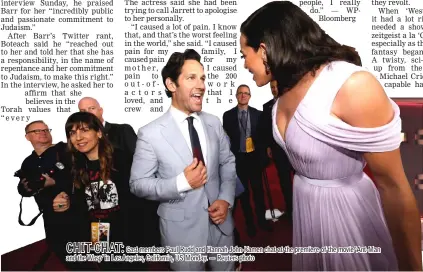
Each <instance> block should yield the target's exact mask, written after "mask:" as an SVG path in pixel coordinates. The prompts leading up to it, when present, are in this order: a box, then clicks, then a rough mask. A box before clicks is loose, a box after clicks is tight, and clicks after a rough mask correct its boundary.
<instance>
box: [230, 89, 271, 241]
mask: <svg viewBox="0 0 423 272" xmlns="http://www.w3.org/2000/svg"><path fill="white" fill-rule="evenodd" d="M250 97H251V92H250V88H249V87H248V86H247V85H240V86H239V87H238V89H237V93H236V98H237V101H238V105H237V106H236V107H235V108H233V109H231V110H229V111H227V112H225V113H224V114H223V128H224V129H225V131H226V133H227V134H228V136H229V139H230V141H231V151H232V153H234V155H235V159H236V172H237V175H238V177H239V179H240V180H241V182H242V184H243V185H244V188H245V191H244V193H243V194H242V195H241V197H240V200H241V206H242V210H243V212H244V217H245V221H246V224H247V233H248V235H249V236H254V235H255V233H256V228H255V225H254V219H253V213H252V208H251V204H250V189H249V184H250V185H251V189H252V193H253V198H254V203H255V207H256V209H255V211H256V216H257V221H258V225H259V227H260V228H262V229H264V230H270V225H269V224H268V222H267V221H266V218H265V212H266V210H265V206H264V191H263V182H262V177H261V169H260V164H259V163H258V161H259V159H260V155H259V150H260V148H259V147H258V144H259V141H258V130H257V125H258V122H259V119H260V115H261V111H259V110H257V109H255V108H253V107H250V106H248V102H249V100H250Z"/></svg>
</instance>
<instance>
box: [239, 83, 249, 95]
mask: <svg viewBox="0 0 423 272" xmlns="http://www.w3.org/2000/svg"><path fill="white" fill-rule="evenodd" d="M242 87H245V88H248V91H250V87H248V85H247V84H241V85H239V86H238V88H236V93H238V90H239V89H241V88H242ZM250 93H251V92H250Z"/></svg>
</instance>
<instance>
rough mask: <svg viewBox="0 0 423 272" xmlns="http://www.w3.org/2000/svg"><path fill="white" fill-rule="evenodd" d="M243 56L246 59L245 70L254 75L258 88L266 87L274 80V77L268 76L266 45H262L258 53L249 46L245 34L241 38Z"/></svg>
mask: <svg viewBox="0 0 423 272" xmlns="http://www.w3.org/2000/svg"><path fill="white" fill-rule="evenodd" d="M240 44H241V54H242V58H244V68H245V69H247V70H248V71H249V72H250V73H252V74H253V80H254V81H255V82H256V84H257V86H258V87H261V86H264V85H266V84H267V83H269V82H270V81H271V80H272V75H271V73H270V72H269V74H266V66H265V65H264V61H266V51H265V45H264V44H263V43H262V44H260V47H259V49H258V50H257V51H255V50H254V48H252V47H250V46H248V45H247V38H246V37H245V36H244V34H241V37H240Z"/></svg>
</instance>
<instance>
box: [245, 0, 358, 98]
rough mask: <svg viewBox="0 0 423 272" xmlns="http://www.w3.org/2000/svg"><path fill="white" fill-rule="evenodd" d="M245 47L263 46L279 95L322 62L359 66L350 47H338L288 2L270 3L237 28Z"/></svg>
mask: <svg viewBox="0 0 423 272" xmlns="http://www.w3.org/2000/svg"><path fill="white" fill-rule="evenodd" d="M241 33H242V34H243V35H244V36H245V38H246V40H247V45H248V46H250V47H252V48H253V49H254V50H256V51H257V50H258V49H259V47H260V43H264V44H265V45H266V56H267V63H268V65H269V68H270V72H271V73H272V75H273V78H274V79H276V81H277V82H278V90H279V95H281V94H282V90H284V89H290V88H292V87H293V86H295V85H296V84H297V83H298V81H299V80H300V79H301V78H302V77H303V76H304V75H305V74H306V73H308V72H310V71H311V72H312V73H313V75H314V74H315V72H316V70H317V69H318V68H319V67H320V66H321V65H322V64H325V63H328V62H331V61H336V60H343V61H347V62H350V63H353V64H356V65H359V66H361V59H360V56H359V55H358V53H357V52H356V51H355V49H354V48H352V47H349V46H345V45H341V44H339V43H338V42H336V41H335V40H334V39H332V38H331V37H330V36H329V35H328V34H326V33H325V31H323V29H321V28H320V26H319V25H318V24H317V23H316V22H315V21H313V19H312V18H310V16H308V15H307V14H306V13H305V12H304V11H303V10H301V9H300V8H299V7H297V6H296V5H294V4H292V3H291V2H289V1H274V2H270V3H268V4H266V5H264V6H263V7H261V8H260V9H258V10H256V11H255V12H254V13H253V14H251V15H250V16H249V17H248V18H247V20H245V22H243V23H242V25H241Z"/></svg>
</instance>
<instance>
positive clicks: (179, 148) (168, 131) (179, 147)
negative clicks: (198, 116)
mask: <svg viewBox="0 0 423 272" xmlns="http://www.w3.org/2000/svg"><path fill="white" fill-rule="evenodd" d="M161 125H162V126H163V129H162V131H161V132H162V135H163V137H164V138H165V140H166V141H167V142H168V143H169V145H170V146H171V147H172V148H173V150H174V151H175V152H176V154H178V156H179V157H180V158H181V160H182V161H183V162H184V163H185V164H186V165H188V164H191V162H192V153H191V151H190V149H189V147H188V145H187V142H186V141H185V138H184V136H183V135H182V133H181V131H180V129H179V127H178V125H177V124H176V122H175V120H173V118H172V115H171V114H170V112H169V111H168V112H166V118H164V120H163V122H162V123H161ZM187 129H188V128H187Z"/></svg>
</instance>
